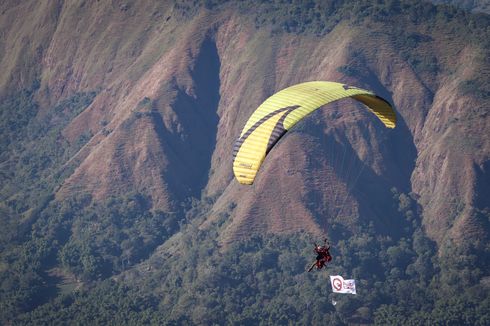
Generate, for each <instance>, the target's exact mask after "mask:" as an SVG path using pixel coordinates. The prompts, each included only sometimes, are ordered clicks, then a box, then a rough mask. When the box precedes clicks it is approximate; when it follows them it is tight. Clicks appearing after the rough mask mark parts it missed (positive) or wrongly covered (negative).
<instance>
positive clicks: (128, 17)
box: [0, 1, 490, 243]
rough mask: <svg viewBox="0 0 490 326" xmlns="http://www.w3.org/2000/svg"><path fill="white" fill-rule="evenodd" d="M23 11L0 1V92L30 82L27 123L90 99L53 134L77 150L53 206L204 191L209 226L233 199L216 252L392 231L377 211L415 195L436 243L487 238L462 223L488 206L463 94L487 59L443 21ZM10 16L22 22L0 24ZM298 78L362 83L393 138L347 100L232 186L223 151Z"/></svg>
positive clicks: (68, 5) (133, 8) (168, 199)
mask: <svg viewBox="0 0 490 326" xmlns="http://www.w3.org/2000/svg"><path fill="white" fill-rule="evenodd" d="M36 4H37V2H31V3H28V2H25V3H24V4H23V5H18V6H16V5H14V4H13V3H12V4H5V5H4V6H3V8H2V10H3V13H2V19H1V25H0V27H1V29H2V31H3V33H4V35H5V38H4V37H2V39H3V42H2V46H1V51H2V54H3V55H2V59H1V61H0V67H1V69H2V71H4V73H3V74H2V77H1V78H2V79H1V84H0V86H1V91H2V92H3V93H7V92H9V91H10V89H11V88H12V87H24V86H25V85H27V84H28V83H31V82H32V81H33V80H35V79H36V78H37V79H39V80H40V89H39V91H38V93H37V100H38V102H39V103H40V108H41V109H40V111H39V113H38V114H39V115H43V114H46V111H49V110H50V108H52V107H53V105H55V104H56V103H58V102H60V101H61V100H63V99H65V98H67V97H69V96H70V95H72V94H74V93H78V92H86V91H95V92H96V97H95V99H94V101H93V102H92V103H91V105H90V106H89V107H88V108H86V109H85V110H84V111H83V112H82V113H80V114H79V115H77V116H76V117H75V118H74V119H73V120H72V121H71V122H70V123H69V125H68V126H67V127H66V128H65V129H64V131H63V137H64V138H65V139H66V140H67V141H68V142H71V143H73V142H76V141H77V140H78V139H80V137H81V136H82V135H89V140H88V142H87V143H86V144H85V145H84V146H83V147H82V149H81V150H80V151H79V152H78V153H77V154H76V155H75V156H74V157H72V158H71V159H70V160H69V161H67V162H66V163H65V165H69V166H71V167H72V168H73V173H72V174H71V175H69V176H68V177H67V178H66V180H64V182H63V184H62V185H61V187H60V189H59V190H58V191H57V194H56V196H57V197H56V198H57V200H59V201H63V200H64V199H66V198H68V197H70V196H72V195H74V194H77V193H80V192H87V193H90V194H92V196H93V198H94V199H95V200H104V199H105V198H108V197H109V196H111V195H117V194H124V193H127V192H129V191H138V192H141V193H144V194H147V195H148V196H149V198H150V200H151V205H152V207H153V208H154V209H161V210H164V211H167V212H172V211H174V210H176V209H177V207H179V206H180V205H181V203H182V202H183V201H185V200H186V198H189V197H197V198H199V197H201V195H204V196H207V197H213V198H217V200H216V203H215V205H214V207H213V209H212V210H211V213H210V216H209V221H208V222H207V223H209V222H210V221H213V220H214V219H216V216H218V215H219V214H220V213H223V212H227V211H229V210H230V203H234V204H233V206H234V209H233V210H232V211H231V212H230V214H231V215H230V217H229V218H230V223H229V224H227V225H226V227H225V228H224V229H222V234H221V239H222V241H223V242H228V241H231V240H234V239H237V238H241V237H245V236H247V235H248V234H251V233H253V232H259V233H268V232H293V231H297V230H299V229H304V230H306V231H308V232H311V233H315V234H320V233H322V232H323V231H324V230H325V228H327V229H328V228H330V227H331V225H332V224H339V225H342V226H343V227H345V228H346V229H348V230H350V232H353V231H355V227H356V224H358V223H360V222H366V221H374V222H375V223H376V224H377V226H378V227H379V229H380V230H381V231H383V230H385V231H386V232H393V231H389V230H390V229H392V226H393V225H396V223H397V222H396V221H390V220H387V219H386V218H385V217H386V216H387V215H389V214H390V210H391V209H392V208H391V206H390V204H389V200H390V196H391V194H390V189H391V188H392V187H397V188H398V189H401V190H403V191H405V192H410V191H413V192H414V193H416V194H417V195H418V196H419V197H420V203H421V204H422V208H423V216H424V224H425V226H426V227H427V232H428V233H429V234H430V235H431V236H432V237H433V238H434V239H436V240H437V241H438V242H439V243H441V242H442V241H443V239H444V238H445V236H446V235H451V236H452V237H455V238H459V239H461V240H469V241H471V240H470V239H471V238H470V237H472V236H478V237H483V236H488V229H487V228H486V225H485V221H482V220H481V218H480V217H479V216H480V215H478V214H476V213H475V210H476V209H479V210H482V209H484V208H486V207H489V206H490V203H489V201H488V196H485V195H483V194H484V193H488V178H489V177H488V173H489V163H488V162H489V153H490V144H489V138H488V135H490V130H489V128H490V123H489V115H488V107H489V106H488V97H478V96H476V95H474V94H473V93H471V92H469V93H468V92H466V93H465V92H463V91H462V88H461V85H462V84H464V83H465V82H466V84H464V85H470V86H471V81H472V80H475V79H476V78H477V77H478V76H481V75H485V74H486V73H488V69H489V65H488V62H486V61H485V53H486V52H483V51H484V50H482V49H480V48H478V47H477V46H476V45H475V44H474V43H470V42H469V41H468V42H466V41H465V40H464V39H462V38H461V37H457V36H456V37H455V36H452V35H451V32H450V30H449V29H448V28H447V26H449V25H450V24H451V23H452V22H451V20H450V19H449V20H448V22H447V23H446V25H444V24H442V25H436V26H429V25H424V24H423V23H417V24H412V25H410V27H409V28H408V27H407V29H406V30H403V31H401V30H400V28H398V27H397V28H394V29H391V28H390V26H389V24H384V23H381V22H368V23H360V24H359V23H353V21H352V20H349V19H346V21H344V22H339V23H338V24H336V25H335V26H334V27H333V28H332V29H331V30H330V31H328V33H324V34H322V35H321V36H315V35H313V34H311V35H310V34H308V33H299V34H295V33H286V32H284V31H277V30H275V29H274V28H271V27H269V26H267V25H266V26H263V27H260V28H257V27H256V26H255V24H257V22H256V21H254V19H253V17H252V16H250V15H248V14H246V13H245V14H244V13H242V12H240V10H235V9H234V7H233V6H231V5H230V6H224V7H222V8H221V9H220V10H215V11H209V10H206V9H204V8H200V9H199V10H198V11H197V12H196V13H192V14H185V11H184V13H183V12H182V10H181V9H178V8H180V7H178V6H174V5H171V4H169V3H165V2H164V3H159V2H155V3H153V2H147V3H145V4H144V5H131V4H126V3H122V2H121V3H119V2H116V1H113V2H105V1H104V2H85V1H80V2H76V1H74V2H58V3H57V2H52V1H47V2H46V3H45V4H44V5H42V6H39V5H36ZM33 6H36V10H30V9H29V8H32V7H33ZM24 12H29V14H30V15H32V16H33V17H30V16H29V17H27V18H25V19H23V20H19V19H17V20H13V19H14V18H15V17H16V16H20V15H21V14H23V13H24ZM24 17H25V16H24ZM398 18H399V17H398ZM406 19H407V21H408V18H406ZM14 22H15V23H14ZM402 23H403V21H402ZM19 35H21V36H19ZM402 37H405V38H407V39H408V41H407V42H408V43H407V44H401V45H400V38H402ZM18 42H21V43H22V44H18V46H17V47H16V48H15V49H16V50H15V51H7V49H6V44H17V43H18ZM26 62H31V63H33V62H34V63H36V65H29V66H26V65H25V63H26ZM33 66H34V68H33ZM478 78H479V77H478ZM308 80H335V81H341V82H347V83H352V84H355V85H358V86H360V87H365V88H368V89H372V90H374V91H375V92H377V93H378V94H380V95H381V96H383V97H385V98H387V99H389V100H390V101H392V102H393V103H394V105H395V107H396V109H397V111H398V113H399V120H400V122H399V125H398V127H397V129H396V130H394V131H388V130H385V129H384V128H383V127H382V126H381V124H380V123H379V122H378V121H376V120H375V119H374V118H373V116H371V115H370V114H369V113H367V112H365V110H364V109H363V108H362V107H360V106H359V105H357V104H355V103H353V102H348V101H346V102H343V103H342V104H338V105H332V106H330V107H328V108H325V109H323V110H322V111H319V112H318V113H315V114H313V115H312V116H311V117H308V118H307V119H306V120H305V121H304V122H302V124H300V125H299V126H298V128H297V129H295V130H293V131H292V132H291V133H290V134H289V135H288V137H287V138H285V139H284V140H283V141H282V142H281V143H280V144H279V145H278V146H276V148H275V149H274V150H273V152H271V154H270V155H269V157H268V159H267V161H266V162H265V164H264V166H263V167H262V169H261V171H260V172H259V175H258V178H257V181H256V183H255V184H254V185H253V186H251V187H246V186H240V185H238V184H237V183H236V182H235V181H234V180H233V176H232V171H231V160H232V157H231V152H232V151H231V149H232V146H233V142H234V141H235V138H236V137H237V135H238V134H239V132H240V129H241V128H242V126H243V125H244V123H245V121H246V120H247V118H248V116H249V115H250V114H251V112H252V111H253V110H254V109H255V108H256V107H257V106H258V105H259V104H260V103H261V102H262V101H263V100H265V99H266V98H267V97H268V96H270V95H272V94H273V93H274V92H276V91H278V90H280V89H282V88H284V87H287V86H288V85H292V84H294V83H299V82H303V81H308ZM468 83H469V84H468ZM331 148H334V151H336V153H340V152H342V151H343V152H344V153H347V154H348V155H349V158H350V161H349V164H354V165H352V166H353V167H352V166H351V168H352V169H356V170H357V171H359V174H358V175H357V176H356V174H353V173H351V174H350V175H349V176H346V175H344V174H343V173H344V172H343V170H342V168H340V167H339V166H338V164H335V163H334V161H333V159H332V158H331V154H332V150H331ZM346 164H347V163H346ZM344 166H345V165H344ZM482 226H483V227H482ZM202 227H203V228H205V227H206V223H205V224H204V225H203V226H202Z"/></svg>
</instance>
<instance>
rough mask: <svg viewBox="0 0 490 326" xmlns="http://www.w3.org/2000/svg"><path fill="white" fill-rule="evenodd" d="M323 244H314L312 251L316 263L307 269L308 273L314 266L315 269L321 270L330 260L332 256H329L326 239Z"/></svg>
mask: <svg viewBox="0 0 490 326" xmlns="http://www.w3.org/2000/svg"><path fill="white" fill-rule="evenodd" d="M323 242H324V244H323V246H319V245H317V244H316V243H315V244H314V245H315V249H314V250H315V253H316V254H317V256H316V261H315V262H314V263H313V265H311V267H310V268H309V269H308V272H310V271H311V270H312V269H313V268H314V267H315V266H316V269H322V268H323V266H325V265H326V264H327V263H328V262H330V261H331V260H332V256H331V255H330V243H328V241H327V239H325V240H323Z"/></svg>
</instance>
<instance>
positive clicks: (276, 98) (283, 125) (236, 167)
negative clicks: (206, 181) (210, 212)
mask: <svg viewBox="0 0 490 326" xmlns="http://www.w3.org/2000/svg"><path fill="white" fill-rule="evenodd" d="M346 97H351V98H353V99H355V100H357V101H359V102H362V103H364V104H365V105H366V106H367V108H368V109H369V110H370V111H371V112H373V113H374V114H375V115H376V116H377V117H378V118H379V119H380V120H381V122H383V124H384V125H385V126H386V127H388V128H395V125H396V114H395V111H394V110H393V108H392V107H391V105H390V104H389V103H388V102H387V101H386V100H384V99H382V98H381V97H379V96H377V95H376V94H374V93H372V92H370V91H368V90H365V89H361V88H357V87H353V86H349V85H346V84H341V83H335V82H328V81H312V82H306V83H302V84H297V85H294V86H291V87H288V88H285V89H283V90H281V91H279V92H277V93H276V94H274V95H272V96H271V97H269V98H268V99H267V100H265V101H264V102H263V103H262V104H261V105H260V106H259V107H258V108H257V109H256V110H255V112H254V113H253V114H252V116H251V117H250V118H249V119H248V121H247V123H246V124H245V127H244V128H243V130H242V132H241V134H240V137H239V138H238V139H237V141H236V143H235V146H234V148H233V156H234V160H233V172H234V174H235V177H236V178H237V180H238V182H240V183H241V184H252V183H253V181H254V179H255V175H256V174H257V171H258V170H259V168H260V165H261V164H262V162H263V160H264V158H265V156H266V155H267V153H269V151H270V150H271V149H272V147H273V146H274V145H275V144H276V143H277V141H278V140H279V139H280V138H281V137H282V136H283V135H284V134H285V133H286V131H288V130H289V129H291V127H293V126H294V125H295V124H296V123H297V122H298V121H300V120H301V119H303V118H304V117H305V116H307V115H308V114H310V113H311V112H313V111H315V110H316V109H318V108H319V107H321V106H323V105H325V104H327V103H330V102H334V101H337V100H340V99H342V98H346Z"/></svg>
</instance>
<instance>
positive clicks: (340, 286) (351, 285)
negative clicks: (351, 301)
mask: <svg viewBox="0 0 490 326" xmlns="http://www.w3.org/2000/svg"><path fill="white" fill-rule="evenodd" d="M330 283H332V291H333V292H335V293H352V294H356V281H355V280H344V278H343V277H342V276H340V275H335V276H330Z"/></svg>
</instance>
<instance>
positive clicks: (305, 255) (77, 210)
mask: <svg viewBox="0 0 490 326" xmlns="http://www.w3.org/2000/svg"><path fill="white" fill-rule="evenodd" d="M147 204H148V203H147V201H146V199H145V197H144V196H142V195H139V194H133V195H129V196H127V197H125V198H113V199H111V200H109V201H108V202H106V203H104V204H90V198H89V197H87V196H82V197H79V198H77V199H73V200H71V201H68V202H66V203H64V204H62V205H60V204H57V205H50V206H49V207H48V208H47V209H46V210H45V211H44V213H43V214H41V218H40V219H39V220H38V222H36V223H35V224H34V226H33V231H32V233H31V235H30V239H29V241H27V242H26V243H25V244H23V245H21V246H20V248H21V249H20V248H19V249H18V250H19V251H18V255H19V256H18V257H16V259H15V260H14V259H13V257H14V256H11V257H10V260H9V261H8V260H7V261H6V262H3V263H8V264H10V267H9V271H8V272H7V273H3V274H2V279H1V284H2V292H1V293H2V294H1V298H2V306H1V308H2V311H3V312H4V314H3V317H2V321H3V322H4V323H5V322H8V321H10V322H14V323H15V324H20V325H22V324H31V325H32V324H46V323H48V324H53V323H55V324H60V323H61V324H62V323H68V322H69V323H80V324H85V323H98V324H108V323H109V324H143V323H148V324H154V325H157V324H170V325H173V324H270V323H272V324H280V325H283V324H284V325H288V324H289V323H291V322H293V323H300V324H329V323H331V324H336V325H343V324H347V323H376V324H392V323H393V322H395V323H399V322H400V323H403V324H406V323H407V324H458V325H485V324H488V323H489V322H490V320H489V316H490V315H489V314H488V312H489V309H490V298H488V295H487V292H488V289H487V288H486V287H485V285H482V283H481V282H482V280H483V279H484V277H488V276H487V275H486V274H485V271H488V270H489V267H490V266H489V262H490V260H489V259H488V257H489V253H490V250H489V248H485V247H481V248H476V247H471V248H470V247H468V248H458V247H455V246H454V247H452V246H451V245H448V248H447V249H448V250H447V252H445V253H444V254H443V255H442V256H441V257H439V258H438V256H437V255H436V248H435V245H434V243H433V242H432V241H431V240H429V239H428V238H427V237H426V236H425V235H424V232H423V230H422V228H421V225H420V216H419V215H418V211H419V208H418V205H417V202H416V200H415V199H414V198H412V197H411V196H410V195H407V194H403V193H399V192H397V191H396V190H393V204H394V205H396V207H397V208H398V214H399V215H398V216H392V217H391V218H398V219H402V220H404V225H405V227H404V231H403V234H402V235H401V236H400V237H399V238H397V239H393V238H391V237H389V236H387V235H382V234H378V233H377V232H376V231H375V230H374V228H373V226H372V224H366V225H363V226H361V228H360V229H361V231H360V232H359V233H357V234H355V235H352V236H351V237H349V238H345V239H336V237H335V235H330V237H331V239H333V240H334V241H335V242H334V243H332V244H333V249H332V254H333V256H334V260H333V262H332V264H331V265H330V266H329V267H328V269H327V270H326V271H325V270H322V271H314V272H311V273H306V272H305V268H306V266H307V265H308V264H309V263H310V262H311V260H313V259H314V254H313V251H312V244H311V242H312V241H315V240H316V241H318V240H319V239H312V238H311V237H310V236H309V235H307V234H304V233H297V234H293V235H288V236H277V235H273V236H261V235H253V236H252V237H251V238H249V239H248V240H243V241H239V242H235V243H232V244H231V246H229V247H228V248H227V249H226V250H223V249H220V246H219V245H218V239H217V235H218V232H219V229H220V228H221V227H223V226H224V225H225V224H226V221H227V220H228V218H229V214H231V213H232V211H233V209H234V205H230V206H229V212H228V213H225V214H221V215H220V216H219V218H218V220H217V221H216V222H215V223H214V224H213V225H211V226H210V227H209V228H208V229H206V230H200V229H199V228H198V227H197V226H198V225H199V224H200V223H201V222H202V219H203V218H204V216H206V213H205V212H206V211H208V210H209V208H210V207H211V204H212V201H211V200H209V199H205V200H203V201H193V202H192V203H190V206H189V207H188V208H187V209H185V211H187V214H186V217H185V219H184V220H186V221H189V222H190V223H188V224H186V225H185V226H183V229H182V230H181V232H180V236H179V241H178V242H177V243H175V242H174V244H173V245H172V246H170V247H167V249H166V250H163V251H160V254H159V255H158V256H156V257H150V258H149V254H150V253H151V252H153V251H154V249H155V248H156V246H157V245H158V244H160V243H164V242H165V241H166V239H168V237H169V236H170V235H172V234H174V233H175V232H176V231H177V230H178V228H179V226H178V225H179V224H180V225H182V224H181V223H179V222H178V218H177V216H168V215H165V214H163V213H161V212H153V213H151V212H148V210H147V206H146V205H147ZM184 220H180V221H184ZM223 223H224V224H223ZM172 248H173V249H172ZM12 255H13V254H12ZM21 257H22V258H21ZM148 258H149V259H148ZM146 259H148V260H147V262H145V265H143V266H142V267H139V268H138V269H139V270H140V271H139V272H137V273H136V274H134V273H133V274H128V275H127V276H126V278H125V281H114V280H113V279H112V275H113V274H119V273H120V272H123V271H125V270H128V269H130V268H132V267H133V266H135V264H137V263H138V262H140V261H142V260H146ZM53 265H58V266H60V267H61V268H62V269H63V270H65V271H66V272H68V271H69V272H71V273H73V274H74V275H76V277H77V279H79V280H80V281H81V282H83V284H85V286H83V287H81V288H80V289H79V290H75V291H72V292H68V293H66V292H61V291H60V290H59V289H58V290H57V287H56V286H57V285H56V284H57V283H56V281H52V283H49V279H48V278H46V276H45V275H44V273H43V271H44V270H45V269H46V268H49V267H50V266H53ZM145 266H148V267H145ZM337 273H338V274H341V275H343V276H345V277H349V278H350V277H352V278H355V279H356V281H357V289H358V295H356V296H353V295H338V294H333V293H331V289H330V284H329V280H328V275H335V274H337ZM6 275H7V276H8V277H6ZM43 282H48V283H47V284H45V283H43ZM486 286H488V285H486ZM13 289H17V290H16V291H15V292H14V291H13ZM18 289H20V290H18ZM14 294H15V295H14ZM332 300H335V301H336V302H337V304H336V305H335V306H334V305H332V303H331V301H332ZM13 307H15V309H14V310H13V309H12V308H13Z"/></svg>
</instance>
